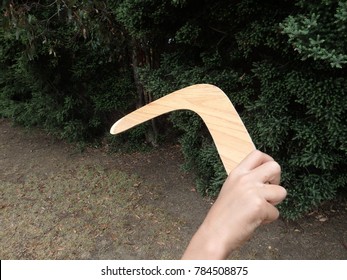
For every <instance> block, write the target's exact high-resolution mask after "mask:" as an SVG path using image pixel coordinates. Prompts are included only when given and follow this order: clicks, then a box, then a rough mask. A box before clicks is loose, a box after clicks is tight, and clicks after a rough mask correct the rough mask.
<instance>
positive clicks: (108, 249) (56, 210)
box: [0, 166, 183, 259]
mask: <svg viewBox="0 0 347 280" xmlns="http://www.w3.org/2000/svg"><path fill="white" fill-rule="evenodd" d="M138 180H139V179H138V178H136V177H130V176H129V175H127V174H125V173H122V172H117V171H111V172H110V171H106V170H103V169H102V168H101V167H94V166H82V167H79V168H75V169H66V170H63V171H62V172H60V175H56V174H55V175H49V176H45V177H44V178H43V177H42V176H41V177H36V176H31V177H29V178H26V180H25V182H23V183H13V182H11V183H10V182H0V190H1V203H0V222H1V223H0V224H1V232H0V240H1V241H0V252H1V253H0V258H1V259H99V258H101V259H110V258H112V259H115V258H122V259H126V258H140V259H141V258H144V259H157V258H161V259H167V258H169V259H171V258H177V257H178V256H177V255H176V254H177V250H178V245H177V246H176V244H178V243H181V240H180V228H181V226H182V223H183V222H181V221H179V220H178V219H177V218H176V217H172V216H170V214H168V213H167V212H165V210H163V209H161V210H160V209H157V208H156V207H155V204H154V202H155V200H157V199H160V195H161V192H160V187H157V186H145V185H143V184H141V182H139V181H138ZM154 189H155V191H154ZM164 248H165V250H164ZM169 248H172V249H174V250H173V251H172V250H170V249H169ZM161 249H162V250H161ZM175 250H176V253H175Z"/></svg>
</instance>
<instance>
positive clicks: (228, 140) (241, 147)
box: [110, 84, 255, 174]
mask: <svg viewBox="0 0 347 280" xmlns="http://www.w3.org/2000/svg"><path fill="white" fill-rule="evenodd" d="M175 110H191V111H194V112H195V113H197V114H198V115H199V116H200V117H201V118H202V119H203V121H204V122H205V124H206V126H207V128H208V130H209V131H210V133H211V136H212V138H213V141H214V143H215V145H216V147H217V151H218V153H219V156H220V158H221V160H222V162H223V165H224V168H225V170H226V172H227V174H229V173H230V172H231V171H232V170H233V169H234V168H235V167H236V166H237V165H238V164H239V163H240V162H241V161H242V160H243V159H244V158H245V157H246V156H247V155H248V154H249V153H250V152H252V151H253V150H255V146H254V144H253V142H252V139H251V137H250V136H249V134H248V132H247V129H246V128H245V126H244V124H243V122H242V120H241V118H240V117H239V115H238V113H237V112H236V110H235V108H234V106H233V105H232V103H231V102H230V100H229V98H228V97H227V96H226V95H225V93H224V92H223V91H222V90H221V89H219V88H218V87H216V86H213V85H209V84H198V85H193V86H189V87H186V88H183V89H180V90H177V91H175V92H172V93H170V94H168V95H166V96H164V97H162V98H160V99H158V100H155V101H153V102H151V103H149V104H147V105H145V106H143V107H141V108H139V109H137V110H136V111H134V112H132V113H130V114H128V115H126V116H125V117H123V118H121V119H120V120H118V121H117V122H116V123H115V124H114V125H113V126H112V128H111V131H110V132H111V134H118V133H121V132H123V131H125V130H128V129H129V128H132V127H134V126H136V125H138V124H141V123H143V122H145V121H148V120H150V119H153V118H155V117H157V116H160V115H162V114H165V113H168V112H171V111H175Z"/></svg>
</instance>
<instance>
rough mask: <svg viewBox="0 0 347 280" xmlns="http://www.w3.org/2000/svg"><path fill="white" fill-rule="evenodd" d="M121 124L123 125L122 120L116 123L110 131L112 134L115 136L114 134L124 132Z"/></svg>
mask: <svg viewBox="0 0 347 280" xmlns="http://www.w3.org/2000/svg"><path fill="white" fill-rule="evenodd" d="M121 123H122V119H119V120H118V121H116V122H115V123H114V124H113V125H112V127H111V129H110V133H111V134H113V135H114V134H118V133H121V132H123V130H121V129H120V127H121Z"/></svg>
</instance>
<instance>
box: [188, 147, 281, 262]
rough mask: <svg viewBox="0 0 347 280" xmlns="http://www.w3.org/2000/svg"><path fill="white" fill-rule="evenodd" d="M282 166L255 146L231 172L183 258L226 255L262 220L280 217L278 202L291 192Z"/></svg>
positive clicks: (249, 235) (246, 237)
mask: <svg viewBox="0 0 347 280" xmlns="http://www.w3.org/2000/svg"><path fill="white" fill-rule="evenodd" d="M280 178H281V167H280V166H279V164H278V163H277V162H276V161H274V159H273V158H272V157H270V156H269V155H267V154H265V153H262V152H260V151H258V150H255V151H254V152H252V153H251V154H249V155H248V156H247V157H246V158H245V159H244V160H243V161H242V162H241V163H240V164H239V165H238V166H237V167H236V168H235V169H234V170H233V171H232V172H231V173H230V175H229V176H228V178H227V180H226V181H225V183H224V185H223V187H222V189H221V191H220V194H219V196H218V198H217V200H216V202H215V203H214V205H213V206H212V207H211V209H210V211H209V212H208V214H207V216H206V218H205V220H204V221H203V223H202V224H201V226H200V227H199V229H198V230H197V232H196V233H195V234H194V236H193V238H192V239H191V241H190V243H189V245H188V247H187V249H186V251H185V252H184V254H183V256H182V259H226V258H227V257H228V256H229V254H230V253H231V252H232V251H233V250H235V249H236V248H238V247H240V246H242V244H244V243H245V242H246V241H247V240H249V239H250V238H251V236H252V234H253V232H254V231H255V230H256V228H257V227H259V226H260V225H262V224H266V223H270V222H272V221H274V220H276V219H277V218H278V217H279V212H278V209H277V208H276V205H277V204H278V203H280V202H281V201H282V200H283V199H284V198H285V197H286V195H287V192H286V190H285V189H284V188H283V187H281V186H280V185H279V183H280Z"/></svg>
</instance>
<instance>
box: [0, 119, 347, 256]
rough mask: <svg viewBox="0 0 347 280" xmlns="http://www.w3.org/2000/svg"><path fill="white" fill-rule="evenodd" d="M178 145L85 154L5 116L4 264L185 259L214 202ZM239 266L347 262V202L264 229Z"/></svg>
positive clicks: (1, 136)
mask: <svg viewBox="0 0 347 280" xmlns="http://www.w3.org/2000/svg"><path fill="white" fill-rule="evenodd" d="M182 163H183V158H182V156H181V154H180V150H179V147H178V146H175V145H173V146H169V147H160V148H157V149H155V150H153V151H151V152H144V153H132V154H120V153H113V154H110V153H108V152H107V147H102V148H98V149H96V148H95V149H94V148H88V149H87V150H86V151H84V152H82V153H81V152H78V151H77V149H76V148H75V147H74V146H73V145H70V144H67V143H65V142H63V141H58V140H56V139H54V138H53V137H51V136H50V135H48V134H47V133H45V132H43V131H40V130H37V129H32V130H28V129H24V128H20V127H15V126H13V125H12V124H11V123H10V122H9V121H8V120H4V119H0V191H1V192H0V198H1V199H0V229H1V231H0V259H178V258H180V256H181V254H182V253H183V251H184V249H185V247H186V246H187V244H188V242H189V240H190V238H191V236H192V234H193V233H194V232H195V230H196V229H197V227H198V226H199V224H200V223H201V221H202V220H203V217H204V216H205V214H206V213H207V211H208V209H209V207H210V206H211V203H212V201H211V200H209V199H207V198H202V197H201V196H199V195H198V194H197V193H196V191H195V189H194V178H193V176H192V174H189V173H184V172H183V171H182V170H181V165H182ZM230 257H231V258H233V259H347V202H346V201H340V202H334V203H329V204H326V205H324V206H322V207H321V208H320V209H317V210H315V211H313V212H312V213H310V214H309V215H307V216H306V217H304V218H302V219H300V220H298V221H296V222H286V221H283V220H281V219H280V220H278V221H276V222H274V223H272V224H270V225H266V226H263V227H261V228H259V229H258V230H257V232H256V233H255V235H254V236H253V238H252V239H251V240H250V241H249V242H248V243H247V244H246V245H245V246H243V247H242V248H241V249H240V250H237V251H235V252H233V253H232V255H231V256H230Z"/></svg>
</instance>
